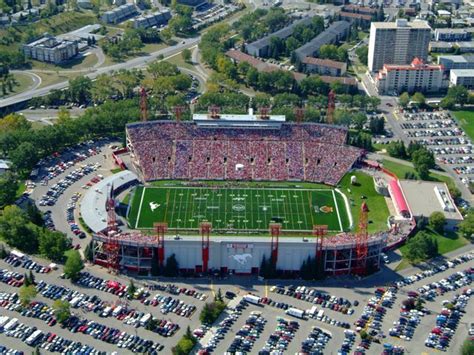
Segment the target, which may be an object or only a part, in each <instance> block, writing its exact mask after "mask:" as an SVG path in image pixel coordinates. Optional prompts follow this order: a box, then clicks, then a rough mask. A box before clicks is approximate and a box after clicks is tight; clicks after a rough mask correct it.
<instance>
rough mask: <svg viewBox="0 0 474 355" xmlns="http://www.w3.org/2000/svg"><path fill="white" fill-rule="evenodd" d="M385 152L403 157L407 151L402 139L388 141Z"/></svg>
mask: <svg viewBox="0 0 474 355" xmlns="http://www.w3.org/2000/svg"><path fill="white" fill-rule="evenodd" d="M387 153H388V155H390V156H391V157H394V158H400V159H405V158H406V157H407V152H406V148H405V144H404V143H403V141H395V142H390V143H389V144H388V146H387Z"/></svg>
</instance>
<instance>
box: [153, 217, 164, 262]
mask: <svg viewBox="0 0 474 355" xmlns="http://www.w3.org/2000/svg"><path fill="white" fill-rule="evenodd" d="M153 227H155V233H156V241H157V244H158V248H157V251H158V265H159V266H160V268H161V267H163V265H164V261H165V233H166V231H167V230H168V223H165V222H160V223H154V224H153Z"/></svg>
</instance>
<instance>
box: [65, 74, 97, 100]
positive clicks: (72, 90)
mask: <svg viewBox="0 0 474 355" xmlns="http://www.w3.org/2000/svg"><path fill="white" fill-rule="evenodd" d="M91 88H92V81H91V79H89V78H88V77H86V76H82V75H81V76H78V77H77V78H74V79H70V80H69V90H68V93H69V97H70V99H71V100H72V101H74V102H76V103H78V104H85V103H87V102H88V101H89V100H90V98H91Z"/></svg>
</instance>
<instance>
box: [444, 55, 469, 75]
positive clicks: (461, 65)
mask: <svg viewBox="0 0 474 355" xmlns="http://www.w3.org/2000/svg"><path fill="white" fill-rule="evenodd" d="M438 64H441V65H442V66H443V67H444V70H445V71H449V70H453V69H474V55H472V54H471V55H440V56H439V57H438Z"/></svg>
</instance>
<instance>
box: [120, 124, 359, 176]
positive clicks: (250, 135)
mask: <svg viewBox="0 0 474 355" xmlns="http://www.w3.org/2000/svg"><path fill="white" fill-rule="evenodd" d="M346 135H347V130H346V129H344V128H340V127H335V126H328V125H323V124H316V123H304V124H292V123H284V124H282V125H281V128H280V129H258V128H242V129H236V128H225V127H219V128H212V129H209V128H204V127H199V126H198V125H196V124H194V123H193V122H182V123H177V122H172V121H152V122H141V123H132V124H129V125H127V146H128V148H129V150H130V152H131V153H132V160H133V162H134V165H135V167H136V168H137V170H138V171H139V172H140V173H141V174H142V177H143V179H144V180H145V181H153V180H162V179H186V180H206V179H208V180H211V179H212V180H274V181H286V180H293V181H311V182H320V183H325V184H329V185H336V184H337V183H338V182H339V180H340V179H341V178H342V177H343V176H344V174H345V173H346V172H347V171H348V170H349V169H351V167H352V166H353V165H354V163H355V162H356V161H357V160H358V159H359V157H360V156H361V153H362V151H361V150H360V149H358V148H355V147H351V146H347V145H346V144H345V142H346Z"/></svg>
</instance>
